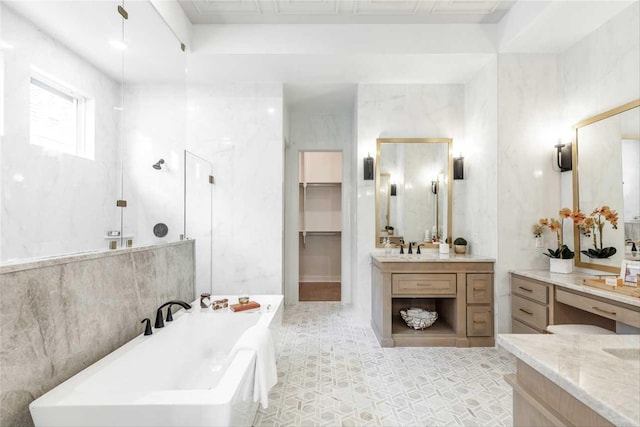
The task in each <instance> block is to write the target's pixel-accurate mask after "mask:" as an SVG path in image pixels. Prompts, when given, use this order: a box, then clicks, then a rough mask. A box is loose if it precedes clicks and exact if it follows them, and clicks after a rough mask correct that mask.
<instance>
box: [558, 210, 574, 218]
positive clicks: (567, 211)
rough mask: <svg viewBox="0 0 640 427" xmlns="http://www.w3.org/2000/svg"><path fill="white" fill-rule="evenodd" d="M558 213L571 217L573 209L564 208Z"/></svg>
mask: <svg viewBox="0 0 640 427" xmlns="http://www.w3.org/2000/svg"><path fill="white" fill-rule="evenodd" d="M558 215H560V218H569V217H570V216H571V209H569V208H562V209H560V212H558Z"/></svg>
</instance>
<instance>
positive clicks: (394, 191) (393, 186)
mask: <svg viewBox="0 0 640 427" xmlns="http://www.w3.org/2000/svg"><path fill="white" fill-rule="evenodd" d="M396 193H397V187H396V185H395V184H391V195H392V196H395V195H396Z"/></svg>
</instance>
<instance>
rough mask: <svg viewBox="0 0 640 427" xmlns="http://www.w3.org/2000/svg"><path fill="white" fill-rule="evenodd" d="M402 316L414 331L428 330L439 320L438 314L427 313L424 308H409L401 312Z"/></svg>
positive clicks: (433, 312)
mask: <svg viewBox="0 0 640 427" xmlns="http://www.w3.org/2000/svg"><path fill="white" fill-rule="evenodd" d="M400 316H402V319H403V320H404V321H405V323H406V324H407V326H408V327H410V328H413V329H418V330H419V329H426V328H428V327H430V326H431V325H433V324H434V323H435V321H436V320H438V313H437V312H435V311H427V310H424V309H422V308H409V309H406V310H400Z"/></svg>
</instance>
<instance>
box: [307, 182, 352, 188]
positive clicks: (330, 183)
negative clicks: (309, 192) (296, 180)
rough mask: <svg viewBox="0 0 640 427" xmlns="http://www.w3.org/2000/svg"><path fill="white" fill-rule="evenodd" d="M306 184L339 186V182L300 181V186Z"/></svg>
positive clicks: (309, 185)
mask: <svg viewBox="0 0 640 427" xmlns="http://www.w3.org/2000/svg"><path fill="white" fill-rule="evenodd" d="M304 185H306V186H307V187H339V186H341V185H342V183H341V182H301V183H300V186H304Z"/></svg>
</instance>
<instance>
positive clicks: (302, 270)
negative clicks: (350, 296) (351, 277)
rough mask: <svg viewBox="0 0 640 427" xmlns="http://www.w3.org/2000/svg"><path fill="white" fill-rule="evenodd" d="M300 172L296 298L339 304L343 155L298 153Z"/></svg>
mask: <svg viewBox="0 0 640 427" xmlns="http://www.w3.org/2000/svg"><path fill="white" fill-rule="evenodd" d="M299 172H300V174H299V189H298V195H299V206H298V209H299V223H298V230H299V231H298V233H299V236H300V237H299V239H298V240H299V246H298V253H299V256H300V258H299V277H298V281H299V298H300V301H340V299H341V298H340V295H341V286H340V283H341V276H342V274H341V268H342V264H341V259H342V255H341V251H342V243H341V242H342V153H340V152H301V153H300V171H299Z"/></svg>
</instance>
